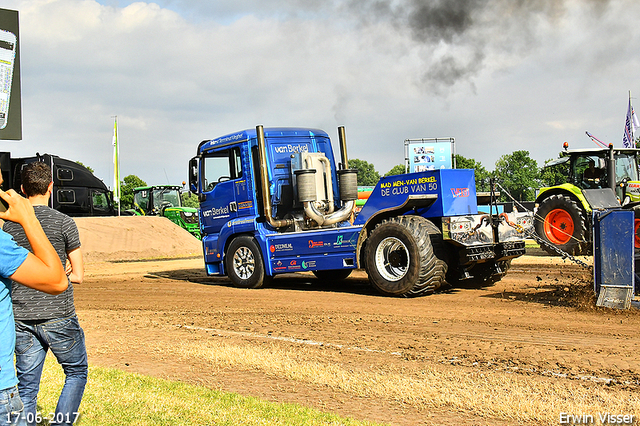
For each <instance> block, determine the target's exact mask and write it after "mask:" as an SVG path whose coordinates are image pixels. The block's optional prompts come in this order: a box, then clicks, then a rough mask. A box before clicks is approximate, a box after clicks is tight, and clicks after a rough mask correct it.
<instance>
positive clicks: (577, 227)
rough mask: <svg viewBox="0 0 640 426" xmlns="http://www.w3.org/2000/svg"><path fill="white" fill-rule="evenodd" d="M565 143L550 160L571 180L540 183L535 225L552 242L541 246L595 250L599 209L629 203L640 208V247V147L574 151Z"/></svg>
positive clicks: (639, 237)
mask: <svg viewBox="0 0 640 426" xmlns="http://www.w3.org/2000/svg"><path fill="white" fill-rule="evenodd" d="M568 148H569V146H568V144H567V143H566V142H565V143H564V150H563V151H562V152H561V153H560V156H559V158H558V159H556V160H553V161H551V162H549V163H548V164H547V165H545V169H547V168H554V169H553V170H554V171H556V172H557V173H556V175H562V176H563V178H564V177H566V182H565V183H562V184H561V185H556V186H552V187H548V188H540V190H539V191H538V194H537V197H536V207H537V210H536V215H535V229H536V233H537V234H538V236H539V237H540V238H541V239H542V240H543V242H544V243H546V244H540V247H541V248H542V249H543V250H545V251H546V252H548V253H550V254H554V255H555V254H558V253H557V252H556V251H555V250H553V247H550V246H555V247H556V248H557V249H559V250H562V251H563V252H565V253H569V254H571V255H579V254H589V253H590V252H591V250H592V245H593V244H592V220H593V210H595V209H598V210H600V209H611V208H618V209H619V208H624V209H632V210H634V211H635V217H636V219H635V225H634V233H635V247H636V251H638V248H640V234H639V231H640V179H639V177H638V156H639V153H640V149H635V148H614V147H613V146H612V145H610V146H609V148H597V149H575V150H569V149H568Z"/></svg>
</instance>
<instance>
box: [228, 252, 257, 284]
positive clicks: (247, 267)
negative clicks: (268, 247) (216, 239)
mask: <svg viewBox="0 0 640 426" xmlns="http://www.w3.org/2000/svg"><path fill="white" fill-rule="evenodd" d="M255 269H256V259H255V257H254V256H253V252H252V251H251V250H250V249H249V248H248V247H240V248H238V250H236V252H235V253H234V254H233V272H235V274H236V275H237V276H238V277H240V278H241V279H243V280H246V279H249V278H250V277H251V275H253V271H254V270H255Z"/></svg>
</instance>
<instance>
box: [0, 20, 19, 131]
mask: <svg viewBox="0 0 640 426" xmlns="http://www.w3.org/2000/svg"><path fill="white" fill-rule="evenodd" d="M16 43H17V38H16V35H15V34H13V33H11V32H9V31H4V30H0V129H4V128H5V127H6V126H7V122H8V120H9V99H10V97H11V82H12V81H13V63H14V61H15V57H16Z"/></svg>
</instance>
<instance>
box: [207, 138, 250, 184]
mask: <svg viewBox="0 0 640 426" xmlns="http://www.w3.org/2000/svg"><path fill="white" fill-rule="evenodd" d="M203 168H204V170H203V171H202V174H203V176H204V180H203V182H202V191H204V192H209V191H211V190H213V188H215V186H216V185H217V184H218V183H220V182H224V181H226V180H234V179H238V178H240V177H242V162H241V157H240V149H239V148H232V149H229V150H227V151H221V152H215V153H211V154H207V156H206V157H204V165H203Z"/></svg>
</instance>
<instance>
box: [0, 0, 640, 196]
mask: <svg viewBox="0 0 640 426" xmlns="http://www.w3.org/2000/svg"><path fill="white" fill-rule="evenodd" d="M1 7H2V8H6V9H12V10H18V11H19V13H20V15H19V16H20V37H21V65H22V97H23V98H22V106H23V111H22V114H23V140H22V141H21V142H9V141H0V150H1V151H10V152H12V154H13V155H14V156H27V155H33V154H34V153H35V152H36V151H38V152H40V153H44V152H47V153H51V154H56V155H59V156H61V157H65V158H69V159H72V160H78V161H81V162H82V163H84V164H86V165H89V166H91V167H92V168H93V169H95V172H96V175H98V176H99V177H100V178H102V179H103V180H104V181H105V183H107V184H108V185H111V182H112V179H113V171H112V168H113V166H112V146H111V137H112V133H113V116H115V115H117V116H118V124H119V135H120V143H121V148H120V154H121V175H122V176H126V175H128V174H136V175H138V176H139V177H141V178H142V179H143V180H145V181H146V182H147V183H149V184H156V183H159V184H164V183H172V184H176V183H180V182H182V181H183V180H185V179H186V170H187V162H188V160H189V158H191V157H192V156H193V155H194V154H195V150H196V146H197V144H198V143H199V142H200V141H202V140H204V139H211V138H214V137H217V136H221V135H224V134H226V133H231V132H233V131H236V130H241V129H245V128H251V127H255V126H256V125H257V124H263V125H265V126H301V127H316V128H321V129H324V130H326V131H327V132H328V133H329V134H330V135H331V136H332V137H333V138H334V139H337V136H336V135H337V131H336V129H337V127H338V126H340V125H344V126H346V130H347V141H348V146H349V157H350V158H359V159H362V160H366V161H369V162H371V163H373V164H374V165H375V167H376V169H377V170H378V171H379V172H380V173H381V174H384V173H386V172H387V171H388V170H389V169H391V168H392V167H393V166H394V165H396V164H401V163H403V161H404V152H403V141H404V140H405V139H407V138H421V137H454V138H455V140H456V151H457V152H458V153H459V154H461V155H464V156H465V157H468V158H473V159H475V160H477V161H480V162H481V163H482V164H483V165H484V166H485V167H486V168H487V169H488V170H493V169H494V165H495V162H496V160H497V159H498V158H500V156H502V155H504V154H510V153H511V152H513V151H515V150H527V151H529V152H530V154H531V156H532V158H534V159H535V160H536V161H538V163H539V164H540V165H542V164H543V163H544V161H545V160H547V159H550V158H555V157H556V156H557V153H558V152H559V150H560V149H561V146H562V143H563V142H564V141H568V142H569V143H570V144H571V145H572V147H576V148H577V147H594V146H595V145H594V144H593V142H591V141H590V140H589V138H587V136H585V131H587V130H588V131H589V132H591V133H593V134H594V135H595V136H597V137H598V138H600V139H601V140H603V141H605V142H613V143H614V144H615V145H616V146H621V143H622V142H621V141H622V135H623V129H624V119H625V114H626V110H627V103H628V96H629V95H628V94H629V91H631V95H632V97H633V96H637V97H638V98H640V20H639V18H640V1H637V0H622V1H621V0H616V1H600V0H582V1H578V0H565V1H561V0H537V1H536V0H456V1H447V0H388V1H386V0H343V1H341V0H322V1H321V0H278V1H274V0H245V1H236V0H220V1H215V0H182V1H180V0H175V1H174V0H158V1H156V2H153V3H152V2H144V1H142V2H131V1H125V0H100V1H96V0H4V1H3V2H2V5H1ZM634 103H635V104H637V106H638V109H640V100H638V101H634ZM334 149H336V151H337V144H334Z"/></svg>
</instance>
